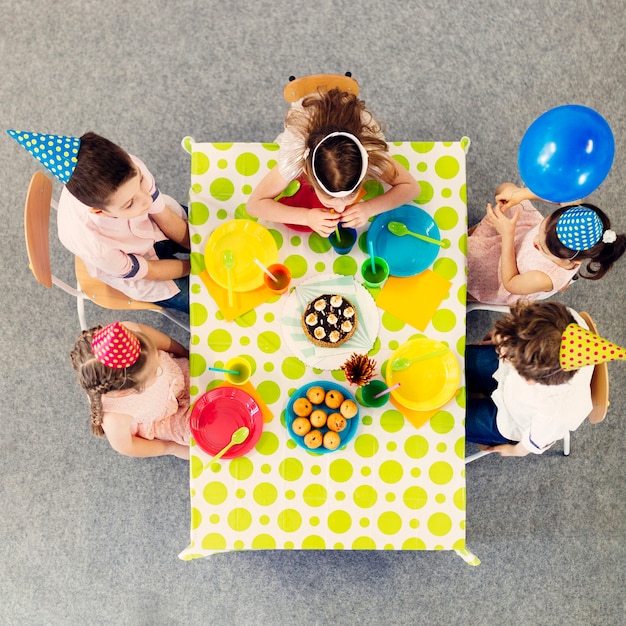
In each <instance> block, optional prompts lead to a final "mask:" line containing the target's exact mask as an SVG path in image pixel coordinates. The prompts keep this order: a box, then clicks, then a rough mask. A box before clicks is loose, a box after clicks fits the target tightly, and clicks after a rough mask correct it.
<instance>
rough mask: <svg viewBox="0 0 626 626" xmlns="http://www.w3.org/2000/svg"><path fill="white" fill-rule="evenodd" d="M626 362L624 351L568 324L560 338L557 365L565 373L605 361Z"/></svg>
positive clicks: (575, 325) (576, 325)
mask: <svg viewBox="0 0 626 626" xmlns="http://www.w3.org/2000/svg"><path fill="white" fill-rule="evenodd" d="M618 360H626V350H625V349H624V348H620V347H619V346H616V345H615V344H613V343H611V342H610V341H607V340H606V339H603V338H602V337H599V336H598V335H596V334H594V333H592V332H590V331H588V330H585V329H584V328H582V327H580V326H579V325H578V324H570V325H569V326H568V327H567V328H566V329H565V330H564V331H563V335H562V337H561V349H560V352H559V363H560V365H561V369H562V370H565V371H566V372H570V371H572V370H577V369H580V368H581V367H585V366H586V365H596V364H598V363H604V362H605V361H618Z"/></svg>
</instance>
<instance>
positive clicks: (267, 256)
mask: <svg viewBox="0 0 626 626" xmlns="http://www.w3.org/2000/svg"><path fill="white" fill-rule="evenodd" d="M225 250H231V251H232V253H233V257H234V259H235V264H234V265H233V268H232V270H231V271H232V280H233V291H252V290H253V289H256V288H257V287H260V286H261V285H262V284H263V270H262V269H261V268H260V267H259V266H258V265H257V264H256V263H255V262H254V259H255V258H257V259H258V260H259V261H261V263H263V265H265V266H266V267H267V266H268V265H272V263H276V262H277V261H278V248H277V246H276V242H275V241H274V237H272V235H271V233H270V231H269V230H267V228H264V227H263V226H261V225H260V224H257V223H256V222H253V221H251V220H242V219H236V220H230V221H229V222H225V223H224V224H222V225H221V226H218V227H217V228H216V229H215V230H214V231H213V232H212V233H211V236H210V237H209V240H208V241H207V244H206V248H205V249H204V262H205V265H206V269H207V272H208V273H209V275H210V276H211V278H212V279H213V280H214V281H215V282H216V283H217V284H218V285H219V286H220V287H224V289H228V272H227V271H226V268H225V267H224V265H223V264H222V254H223V253H224V251H225Z"/></svg>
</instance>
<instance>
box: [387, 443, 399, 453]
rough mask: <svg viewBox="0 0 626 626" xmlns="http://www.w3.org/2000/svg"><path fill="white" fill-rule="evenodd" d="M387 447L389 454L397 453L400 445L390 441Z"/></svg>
mask: <svg viewBox="0 0 626 626" xmlns="http://www.w3.org/2000/svg"><path fill="white" fill-rule="evenodd" d="M386 447H387V450H388V451H389V452H395V451H396V450H397V449H398V444H397V443H396V442H395V441H389V442H388V443H387V446H386Z"/></svg>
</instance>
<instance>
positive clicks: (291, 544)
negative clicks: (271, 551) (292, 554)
mask: <svg viewBox="0 0 626 626" xmlns="http://www.w3.org/2000/svg"><path fill="white" fill-rule="evenodd" d="M283 548H284V549H285V550H293V549H294V548H295V544H294V542H293V541H285V543H284V544H283Z"/></svg>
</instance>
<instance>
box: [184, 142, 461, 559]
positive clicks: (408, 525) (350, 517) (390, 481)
mask: <svg viewBox="0 0 626 626" xmlns="http://www.w3.org/2000/svg"><path fill="white" fill-rule="evenodd" d="M190 147H191V155H192V167H191V184H190V207H191V209H190V210H191V214H190V230H191V233H190V234H191V241H192V252H193V253H194V254H195V257H196V262H194V264H193V268H192V275H191V293H192V306H191V329H192V340H191V342H190V343H191V357H190V362H191V377H192V380H191V384H192V394H193V396H192V400H195V399H196V398H197V397H198V396H199V395H200V394H201V393H203V392H204V391H205V390H207V389H210V388H212V387H214V386H215V385H217V384H219V383H220V382H221V381H222V380H223V379H222V378H220V375H219V374H218V373H215V372H209V371H207V369H206V368H207V366H208V365H218V364H220V363H222V364H223V363H224V362H225V361H226V360H228V358H230V357H231V356H237V355H241V356H244V357H245V358H246V359H248V360H249V361H250V363H251V364H253V374H252V377H251V383H252V384H253V385H254V387H255V389H256V391H257V393H259V395H260V396H261V398H262V399H263V401H264V402H265V403H266V404H267V406H268V408H269V409H270V410H271V411H272V413H273V415H274V417H273V419H272V420H271V421H270V422H268V423H266V424H264V430H263V433H262V436H261V438H260V439H259V442H258V443H257V445H256V446H255V448H254V450H252V451H251V452H250V453H249V454H248V455H247V456H246V457H242V458H240V459H233V460H231V461H226V462H221V463H218V464H216V465H215V466H213V467H212V468H211V469H210V470H205V469H204V464H205V463H206V461H208V457H207V455H205V454H204V452H203V451H202V450H201V449H200V448H199V447H198V446H195V445H194V443H193V442H192V446H191V468H192V471H191V473H190V487H191V489H190V492H191V511H192V518H191V524H190V529H191V543H190V546H189V548H187V550H185V551H184V552H183V553H181V555H180V556H181V558H183V559H193V558H200V557H203V556H206V555H209V554H211V553H213V552H216V551H223V550H250V549H258V550H267V549H304V550H321V549H335V550H339V549H342V550H385V549H386V550H390V549H393V550H435V549H438V550H441V549H446V550H451V549H456V548H457V547H458V546H464V545H465V530H464V529H465V507H464V501H465V500H464V494H465V472H464V464H463V458H462V455H460V454H459V453H457V451H458V450H459V446H460V445H462V443H463V440H464V439H463V438H464V429H463V419H464V408H463V406H461V405H460V404H459V403H458V402H457V401H456V400H453V401H451V402H450V403H448V404H447V405H446V406H445V407H442V410H441V411H440V412H439V413H437V414H436V415H435V416H433V418H432V419H431V421H430V422H426V424H424V425H423V426H422V427H421V428H420V429H419V430H416V429H415V427H414V426H412V425H411V424H410V423H409V422H408V421H407V420H406V419H405V418H404V416H403V415H402V413H401V412H400V411H399V410H397V409H396V408H395V407H394V406H393V405H392V404H391V403H387V404H386V405H384V406H383V407H381V408H367V409H366V408H364V407H361V414H360V423H359V425H358V430H357V434H356V436H355V438H354V439H353V440H352V442H350V444H348V446H347V448H346V449H345V450H340V451H338V452H336V453H333V454H326V455H322V456H319V455H314V454H311V453H308V452H306V451H305V450H303V449H302V448H299V447H297V446H296V445H295V443H294V442H293V441H292V440H291V439H290V438H289V436H288V434H287V431H286V429H285V407H286V405H287V402H288V400H289V397H290V396H291V395H292V394H293V393H294V392H295V390H296V389H298V388H299V387H300V386H302V385H304V384H306V383H307V382H311V381H313V380H315V379H316V378H319V379H321V380H329V381H334V382H336V383H337V384H339V385H345V386H346V387H347V386H348V385H347V383H346V381H345V376H344V374H343V372H342V371H341V370H336V371H321V370H313V369H311V368H310V367H306V366H305V365H304V364H303V363H302V362H301V361H300V360H299V359H298V358H296V357H295V356H294V355H293V354H292V353H291V352H290V351H289V349H288V346H287V345H286V343H285V340H284V337H283V332H282V329H281V324H280V322H281V319H282V313H283V306H284V302H285V298H284V297H283V298H275V299H273V300H272V301H269V302H267V303H264V304H261V305H259V306H257V307H256V309H254V310H253V311H252V312H250V313H246V314H245V315H243V316H241V317H239V318H237V319H236V320H234V321H233V322H225V321H224V318H223V316H222V315H221V313H219V311H218V310H217V308H216V305H215V303H214V302H213V301H212V299H211V298H210V297H209V296H208V294H207V292H206V289H205V288H204V286H203V284H202V282H201V280H200V279H199V277H198V273H199V272H200V271H202V270H203V269H204V262H203V253H204V247H205V245H206V242H207V239H208V237H209V235H210V233H211V232H212V231H213V230H214V229H215V228H216V227H217V226H219V225H220V224H222V223H224V222H225V221H227V220H229V219H232V218H233V217H239V218H244V219H250V218H249V216H248V215H247V212H246V210H245V203H246V201H247V199H248V197H249V194H250V193H251V191H252V190H253V189H254V188H255V186H256V185H257V184H258V183H259V181H260V180H262V179H263V177H264V176H265V175H266V174H267V172H268V171H269V170H270V169H271V167H273V166H274V165H275V162H276V150H277V146H276V145H275V144H271V143H263V144H260V143H259V144H254V143H241V144H239V143H235V144H224V143H220V144H209V143H202V144H199V143H198V144H197V143H193V142H191V143H190ZM390 153H391V155H392V157H393V158H394V159H395V160H396V162H398V163H399V164H401V166H402V167H406V168H407V169H408V171H410V172H411V173H412V174H413V175H414V176H415V177H416V178H417V179H418V180H419V181H420V184H421V185H422V193H421V195H420V197H419V198H417V199H416V203H417V204H418V206H420V207H422V208H423V209H424V210H426V211H428V212H429V213H430V214H431V215H433V217H434V219H435V220H436V222H437V224H438V226H439V228H440V229H441V230H442V231H445V235H446V238H447V239H449V240H450V242H451V243H452V245H451V246H450V248H449V249H447V250H446V251H445V252H444V251H443V250H442V251H441V253H440V254H439V256H438V258H437V260H436V261H435V264H434V265H433V269H435V271H437V272H439V273H441V275H444V276H445V277H446V278H448V279H449V280H451V281H452V283H453V286H452V288H451V291H450V297H448V298H447V299H446V300H444V302H443V304H442V305H441V307H440V310H439V311H438V312H437V314H436V315H435V317H434V318H433V319H432V321H431V324H430V325H429V326H428V327H427V328H426V330H425V331H424V334H426V335H427V336H429V337H431V338H433V339H438V340H441V341H445V342H446V344H447V345H449V346H450V347H451V348H453V349H456V350H458V351H459V352H460V351H461V350H462V349H464V345H465V344H464V337H465V327H464V322H465V311H464V305H465V302H464V299H462V298H461V297H457V296H456V294H457V293H459V294H460V293H464V291H463V289H464V284H465V272H464V271H463V268H464V267H465V265H466V262H465V252H464V246H463V244H462V242H463V241H464V240H465V235H466V232H465V224H466V215H467V209H466V206H465V201H464V198H465V154H464V152H463V149H462V146H461V145H460V143H450V142H448V143H446V144H443V143H437V142H414V143H401V142H399V143H395V144H390ZM366 190H367V192H368V194H369V196H370V197H375V196H376V195H380V193H383V191H384V189H383V187H382V186H381V185H380V183H375V182H374V181H371V182H369V183H368V184H367V186H366ZM264 225H265V226H268V227H269V230H270V232H271V234H272V236H273V238H274V240H275V241H276V244H277V247H278V251H279V259H280V260H281V262H283V263H285V264H286V265H287V266H288V267H289V269H290V271H291V273H292V276H293V282H294V284H296V285H297V284H298V283H299V282H300V281H301V280H306V279H307V278H310V277H311V276H313V275H314V274H316V273H337V274H342V275H346V276H355V277H358V275H359V267H360V265H361V263H362V262H363V260H364V259H365V257H366V254H367V253H366V251H365V250H364V248H363V246H362V245H361V243H359V245H357V246H355V247H354V249H353V251H352V253H351V255H349V256H344V257H339V255H337V254H336V253H335V252H334V251H333V250H332V249H331V247H330V245H329V243H328V241H327V240H326V239H323V238H321V237H319V236H318V235H316V234H307V233H303V232H296V231H293V230H290V229H288V228H286V227H284V226H282V225H277V224H264ZM361 230H362V231H363V232H359V235H363V234H364V232H365V230H364V229H361ZM362 239H363V237H360V239H359V242H361V240H362ZM453 294H455V295H454V297H452V295H453ZM379 314H380V320H381V322H380V329H379V337H378V338H377V340H376V342H375V345H374V347H373V349H372V350H371V352H370V354H371V355H372V356H373V357H374V358H375V359H376V360H377V362H378V368H379V376H381V375H382V374H383V373H384V366H385V364H386V362H387V359H388V358H389V356H390V355H391V353H392V352H393V351H394V350H395V349H396V348H397V347H398V346H399V345H401V344H403V343H404V342H405V341H408V340H409V339H410V338H412V337H414V336H417V335H419V334H421V332H420V331H418V330H416V329H415V328H414V327H412V326H410V325H409V324H407V323H405V322H403V321H401V320H398V319H397V318H395V317H394V316H392V315H390V314H388V313H385V312H384V311H381V310H379ZM459 358H461V357H459ZM351 390H352V392H354V391H355V389H354V387H352V388H351ZM459 442H460V444H459Z"/></svg>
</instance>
